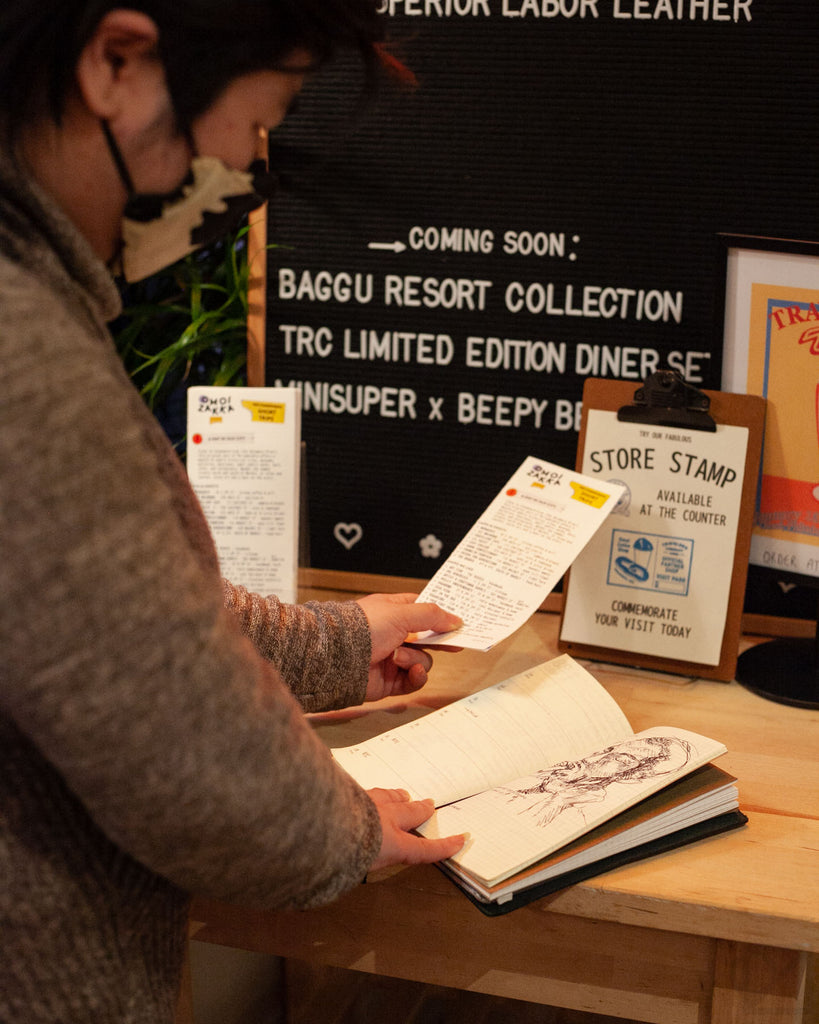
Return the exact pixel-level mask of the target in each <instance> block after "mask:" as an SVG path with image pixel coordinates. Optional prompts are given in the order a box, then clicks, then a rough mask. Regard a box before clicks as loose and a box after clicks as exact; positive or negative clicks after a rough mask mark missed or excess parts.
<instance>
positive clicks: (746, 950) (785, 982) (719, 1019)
mask: <svg viewBox="0 0 819 1024" xmlns="http://www.w3.org/2000/svg"><path fill="white" fill-rule="evenodd" d="M806 968H807V954H806V953H802V952H799V951H798V950H792V949H775V948H773V947H770V946H755V945H752V944H750V943H744V942H729V941H726V940H720V941H718V942H717V955H716V968H715V975H714V995H713V1001H712V1004H711V1024H802V1010H803V1006H804V999H805V973H806Z"/></svg>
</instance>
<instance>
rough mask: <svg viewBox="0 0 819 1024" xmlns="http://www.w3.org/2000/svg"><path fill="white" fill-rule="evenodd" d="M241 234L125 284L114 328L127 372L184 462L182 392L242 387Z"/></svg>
mask: <svg viewBox="0 0 819 1024" xmlns="http://www.w3.org/2000/svg"><path fill="white" fill-rule="evenodd" d="M247 232H248V228H247V225H245V226H244V227H242V228H240V229H239V230H238V231H236V232H234V233H233V234H232V235H230V236H229V237H227V238H226V239H225V240H224V241H222V242H218V243H216V244H215V245H213V246H211V247H210V248H208V249H206V250H201V251H199V252H195V253H193V254H191V255H190V256H186V257H185V258H184V259H183V260H180V261H179V262H178V263H175V264H173V265H172V266H170V267H168V268H167V269H165V270H162V271H160V272H159V273H158V274H155V275H153V276H152V277H150V278H148V279H147V280H145V281H140V282H138V283H136V284H132V285H127V286H126V287H125V289H124V291H123V313H122V316H121V317H120V318H119V319H118V320H117V321H116V322H115V323H114V324H113V326H112V333H113V335H114V340H115V342H116V346H117V349H118V351H119V354H120V356H121V358H122V361H123V364H124V366H125V368H126V370H127V371H128V373H129V375H130V376H131V378H132V379H133V381H134V384H135V385H136V387H137V388H138V389H139V392H140V394H141V395H142V396H143V398H144V399H145V401H146V403H147V404H148V407H149V408H150V409H151V410H152V411H153V412H154V413H155V415H156V416H157V418H158V420H159V421H160V423H161V424H162V426H163V427H164V429H165V431H166V433H167V434H168V436H169V438H170V439H171V441H172V442H173V443H174V445H175V446H176V448H177V450H178V451H179V452H180V454H181V455H182V456H183V457H184V439H185V419H186V394H187V388H188V387H189V386H190V385H193V384H213V385H240V384H244V383H245V373H246V365H247V312H248V281H249V276H250V271H249V266H248V259H247Z"/></svg>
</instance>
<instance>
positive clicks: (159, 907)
mask: <svg viewBox="0 0 819 1024" xmlns="http://www.w3.org/2000/svg"><path fill="white" fill-rule="evenodd" d="M118 309H119V298H118V295H117V292H116V289H115V287H114V285H113V283H112V281H111V279H110V277H109V276H108V273H107V271H106V269H105V267H104V266H102V265H101V264H100V262H99V261H98V260H97V259H96V257H95V256H94V255H93V253H92V252H91V250H90V249H89V248H88V246H87V245H86V243H85V241H84V239H83V238H82V237H81V236H79V235H78V233H77V232H76V231H75V230H74V229H73V227H72V225H71V224H70V223H69V222H68V221H67V220H66V219H65V218H64V217H63V216H62V215H61V213H60V212H59V211H58V210H57V209H55V208H54V207H53V205H51V204H50V203H49V202H48V200H47V199H46V198H45V197H44V196H43V195H42V194H41V193H40V192H39V191H38V190H37V189H36V188H34V187H33V186H32V185H31V184H30V183H28V182H26V181H25V180H24V179H23V178H22V176H21V175H19V174H18V172H17V171H16V170H15V169H14V167H13V166H12V165H11V164H10V163H9V162H8V161H7V160H6V159H5V158H3V159H1V160H0V365H1V366H2V377H1V378H0V473H1V474H2V484H0V601H1V602H2V612H1V613H0V656H2V662H0V666H1V667H0V1021H2V1022H3V1024H17V1022H20V1024H37V1022H41V1021H42V1022H45V1021H48V1022H54V1024H56V1022H60V1024H74V1022H77V1024H79V1022H83V1024H84V1022H88V1024H91V1022H93V1024H108V1022H115V1021H116V1022H118V1024H122V1022H128V1024H137V1022H140V1024H142V1022H144V1024H161V1022H165V1021H170V1020H171V1019H172V1015H173V1006H174V1001H175V998H176V990H177V985H178V978H179V972H180V965H181V957H182V950H183V935H184V930H185V918H186V910H187V906H188V893H190V892H198V893H203V894H209V895H212V896H215V897H218V898H222V899H226V900H232V901H240V902H248V903H256V904H261V905H266V906H280V905H290V906H302V907H306V906H309V905H311V904H315V903H320V902H323V901H326V900H329V899H332V898H333V897H334V896H336V895H338V894H339V893H341V892H342V891H344V890H345V889H347V888H349V887H351V886H353V885H355V884H356V883H357V882H358V881H360V879H361V878H363V876H364V875H365V874H366V871H367V868H368V866H369V864H370V863H371V862H372V860H373V858H374V856H375V854H376V852H377V850H378V848H379V844H380V830H379V824H378V817H377V814H376V811H375V808H374V807H373V805H372V803H371V802H370V800H369V799H368V798H367V796H366V795H365V794H364V793H363V791H362V790H360V789H359V788H358V787H357V786H356V785H355V784H354V783H352V781H351V780H350V779H349V778H348V777H347V776H346V775H344V774H343V773H342V772H341V771H340V770H338V769H337V768H336V767H335V765H334V763H333V761H332V759H331V758H330V757H329V755H328V753H327V751H326V750H325V749H324V747H323V746H322V744H321V743H320V742H319V741H318V740H317V739H316V737H315V736H314V734H313V732H312V731H311V729H310V727H309V724H308V723H307V722H306V720H305V719H304V715H303V713H302V712H303V709H305V708H306V709H307V710H318V709H323V708H329V707H338V706H342V705H345V704H350V703H358V702H360V701H361V700H362V699H363V693H364V687H365V683H366V676H367V664H368V660H369V653H370V647H369V633H368V631H367V626H366V619H365V617H364V615H363V613H362V612H361V610H360V608H359V607H358V606H357V605H355V604H353V603H349V604H328V605H318V606H309V605H308V606H305V607H303V608H299V607H293V606H283V605H280V604H279V602H278V601H276V600H275V599H274V598H269V599H266V600H264V599H262V598H259V597H256V596H253V595H250V594H248V593H247V592H246V591H244V590H243V589H241V588H236V587H231V586H230V585H228V584H225V585H224V588H223V584H222V581H221V580H220V577H219V573H218V566H217V562H216V556H215V553H214V549H213V546H212V543H211V540H210V537H209V534H208V531H207V527H206V524H205V522H204V520H203V518H202V515H201V512H200V509H199V507H198V504H197V502H196V499H195V497H194V496H193V494H192V491H191V489H190V487H189V486H188V483H187V480H186V477H185V474H184V471H183V470H182V469H181V467H180V465H179V463H178V460H177V458H176V456H175V455H174V453H173V451H172V450H171V449H170V448H169V446H168V444H167V442H166V440H165V437H164V434H163V433H162V431H161V430H160V429H159V428H158V427H157V425H156V423H155V421H154V419H153V417H152V416H151V415H150V414H149V413H148V412H147V411H146V409H145V408H144V405H143V403H142V401H141V399H140V398H139V396H138V395H137V394H136V392H135V390H134V389H133V387H132V386H131V384H130V382H129V381H128V379H127V377H126V375H125V374H124V372H123V370H122V367H121V365H120V363H119V360H118V358H117V355H116V353H115V350H114V348H113V345H112V342H111V339H110V336H109V334H108V332H107V329H106V327H105V324H106V322H107V321H110V319H111V318H112V317H114V316H115V315H116V314H117V312H118ZM274 665H275V666H277V667H274ZM282 680H284V682H283V681H282ZM285 683H286V685H285ZM291 691H292V692H291ZM293 693H295V694H296V697H297V698H298V701H297V700H296V699H295V698H294V696H293Z"/></svg>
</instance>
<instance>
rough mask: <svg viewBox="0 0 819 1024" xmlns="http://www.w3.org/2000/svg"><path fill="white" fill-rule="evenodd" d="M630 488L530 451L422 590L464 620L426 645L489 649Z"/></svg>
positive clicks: (537, 601)
mask: <svg viewBox="0 0 819 1024" xmlns="http://www.w3.org/2000/svg"><path fill="white" fill-rule="evenodd" d="M623 490H624V488H622V487H621V486H620V485H619V484H617V483H614V482H612V481H602V480H599V479H596V478H594V477H590V476H584V475H582V474H581V473H577V472H575V471H574V470H569V469H563V468H562V467H561V466H555V465H552V464H551V463H549V462H543V461H542V460H540V459H535V458H532V457H529V458H527V459H526V460H525V461H524V462H523V464H522V465H521V467H520V468H519V469H518V470H517V472H516V473H515V474H514V476H512V477H511V479H510V480H509V481H507V483H506V486H505V487H504V488H503V489H502V490H501V491H500V492H499V493H498V495H497V496H496V497H495V498H494V500H493V501H492V503H491V504H490V505H489V507H488V508H487V509H486V511H485V512H484V513H483V514H482V515H481V517H480V518H479V519H478V521H477V522H476V523H475V525H474V526H472V528H471V529H470V530H469V532H468V533H467V535H466V536H465V537H464V539H463V540H462V541H461V542H460V544H458V546H457V547H456V548H455V550H454V551H453V552H452V554H451V555H450V556H449V558H448V559H447V560H446V561H445V562H444V564H443V565H442V566H441V567H440V569H439V570H438V571H437V572H436V573H435V575H434V576H433V577H432V579H431V580H430V581H429V583H428V584H427V585H426V587H424V590H423V591H422V593H421V594H420V595H419V597H418V600H419V601H433V602H435V603H436V604H439V605H441V607H442V608H445V609H446V610H447V611H449V612H452V613H454V614H455V615H458V616H459V617H460V618H461V619H463V622H464V625H463V626H462V627H461V628H460V629H458V630H455V631H454V632H452V633H436V634H424V635H421V636H419V637H418V638H417V639H418V642H419V643H420V642H423V644H424V646H429V645H433V644H453V645H456V646H458V647H469V648H474V649H477V650H483V651H488V650H489V649H490V648H491V647H494V645H495V644H497V643H498V642H499V641H501V640H504V639H505V638H506V637H507V636H510V635H511V634H512V633H513V632H514V631H515V630H516V629H518V628H519V627H520V626H522V625H523V623H524V622H525V621H526V620H527V619H528V618H529V616H530V615H531V614H532V613H533V612H534V611H536V610H537V608H538V607H539V606H540V605H541V603H542V602H543V600H544V599H545V598H546V596H547V595H548V594H549V593H550V591H551V590H552V589H553V587H554V586H555V584H556V583H557V582H558V580H559V579H560V578H561V577H562V576H563V574H564V573H565V572H566V570H567V569H568V568H569V566H570V565H571V563H572V562H573V561H574V559H575V558H576V557H577V556H578V554H579V553H580V552H581V551H582V550H583V548H584V547H585V545H586V544H587V543H588V541H589V540H590V539H591V537H592V535H593V534H594V533H595V531H596V530H597V529H598V528H599V527H600V526H601V524H602V523H603V521H604V520H605V518H606V517H607V516H608V514H609V512H611V511H612V510H613V509H614V507H615V505H616V504H617V501H618V499H619V498H620V497H621V496H622V494H623Z"/></svg>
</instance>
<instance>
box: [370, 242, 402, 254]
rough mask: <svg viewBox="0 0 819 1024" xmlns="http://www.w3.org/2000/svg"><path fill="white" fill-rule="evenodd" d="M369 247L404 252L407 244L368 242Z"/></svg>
mask: <svg viewBox="0 0 819 1024" xmlns="http://www.w3.org/2000/svg"><path fill="white" fill-rule="evenodd" d="M367 248H368V249H388V250H389V251H390V252H403V251H404V250H405V249H406V246H405V245H404V243H403V242H368V243H367Z"/></svg>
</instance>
